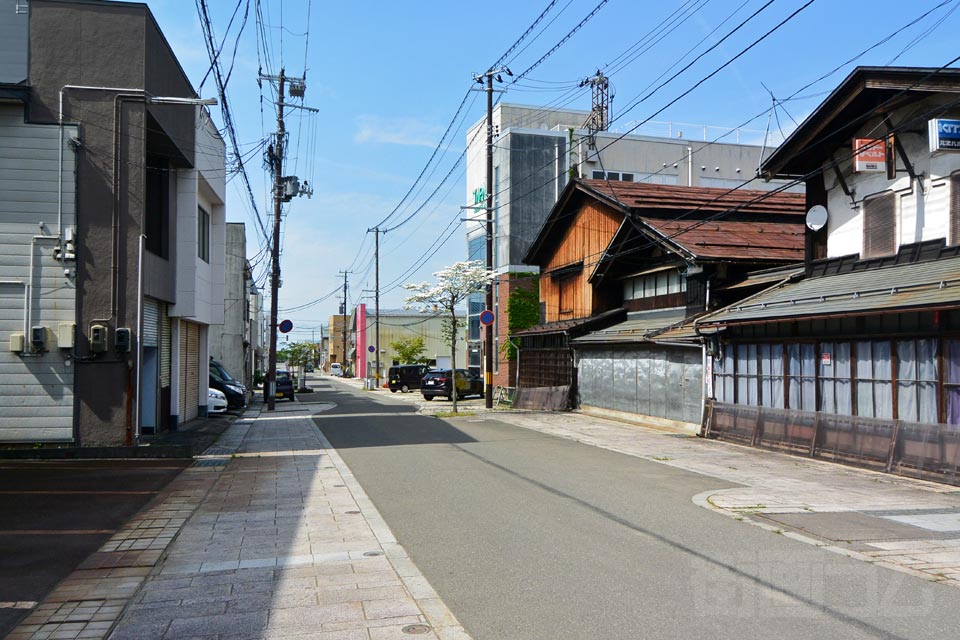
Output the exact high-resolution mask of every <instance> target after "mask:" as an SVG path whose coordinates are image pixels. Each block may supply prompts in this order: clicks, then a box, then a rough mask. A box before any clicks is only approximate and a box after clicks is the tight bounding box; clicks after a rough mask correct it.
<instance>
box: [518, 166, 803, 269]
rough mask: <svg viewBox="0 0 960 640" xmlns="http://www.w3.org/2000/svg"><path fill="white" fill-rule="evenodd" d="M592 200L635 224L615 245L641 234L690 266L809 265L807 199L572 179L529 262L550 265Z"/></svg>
mask: <svg viewBox="0 0 960 640" xmlns="http://www.w3.org/2000/svg"><path fill="white" fill-rule="evenodd" d="M588 199H593V200H596V201H598V202H602V203H604V204H606V205H608V206H610V207H611V208H613V209H614V210H616V211H619V212H620V213H621V214H622V215H623V216H624V218H625V219H627V220H629V224H624V225H622V226H621V228H620V230H619V231H618V233H617V235H616V237H614V239H613V240H612V241H611V243H610V246H611V247H612V246H619V245H621V244H623V243H624V242H625V241H627V240H628V237H627V236H635V235H636V233H634V232H636V231H639V232H640V235H642V236H643V237H644V239H645V241H646V242H649V241H653V242H655V243H657V244H660V245H662V246H663V247H664V248H665V249H666V250H667V251H669V252H671V253H677V254H680V255H682V256H683V257H684V258H685V259H688V260H696V259H704V260H715V259H723V260H744V261H750V262H762V261H791V260H801V259H803V213H804V203H805V199H804V195H803V194H801V193H786V192H783V193H770V192H766V191H754V190H746V189H737V190H735V191H731V190H730V189H722V188H715V187H679V186H672V185H660V184H649V183H645V182H619V181H609V180H582V179H573V180H571V181H570V182H569V183H567V186H566V187H565V188H564V191H563V193H562V194H561V195H560V198H559V199H558V200H557V204H556V205H554V207H553V209H552V210H551V211H550V214H549V215H548V216H547V219H546V220H545V221H544V223H543V226H542V227H541V228H540V232H539V233H538V234H537V237H536V239H535V240H534V241H533V244H531V246H530V249H529V251H528V252H527V255H526V256H525V257H524V262H525V263H527V264H541V262H545V261H546V260H548V259H549V255H550V252H552V251H553V250H554V248H555V247H556V246H557V245H558V244H559V242H560V241H561V239H562V238H563V235H564V233H565V232H566V231H567V229H568V228H569V227H570V224H571V223H572V221H573V220H574V217H573V216H571V215H570V210H571V209H572V208H575V207H578V206H579V203H580V202H582V201H586V200H588Z"/></svg>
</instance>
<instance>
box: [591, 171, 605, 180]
mask: <svg viewBox="0 0 960 640" xmlns="http://www.w3.org/2000/svg"><path fill="white" fill-rule="evenodd" d="M603 178H604V175H603V171H594V172H593V179H594V180H603Z"/></svg>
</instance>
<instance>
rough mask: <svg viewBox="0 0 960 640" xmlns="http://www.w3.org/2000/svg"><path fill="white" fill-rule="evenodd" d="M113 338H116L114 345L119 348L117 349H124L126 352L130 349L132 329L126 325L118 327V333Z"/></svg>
mask: <svg viewBox="0 0 960 640" xmlns="http://www.w3.org/2000/svg"><path fill="white" fill-rule="evenodd" d="M113 340H114V342H113V346H114V347H115V348H116V349H117V351H123V352H124V353H126V352H129V351H130V343H131V334H130V329H128V328H126V327H118V328H117V333H116V335H115V336H114V339H113Z"/></svg>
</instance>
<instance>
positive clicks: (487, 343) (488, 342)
mask: <svg viewBox="0 0 960 640" xmlns="http://www.w3.org/2000/svg"><path fill="white" fill-rule="evenodd" d="M501 73H506V74H507V75H508V76H512V75H513V73H511V71H510V69H508V68H507V67H504V66H499V67H497V68H495V69H494V68H491V69H490V70H489V71H487V72H486V73H484V74H480V75H477V74H474V75H473V79H474V80H475V81H476V82H477V83H478V84H483V83H484V81H486V83H487V86H486V92H487V206H486V209H487V272H488V273H493V79H494V78H496V79H497V81H498V82H503V78H501V77H500V74H501ZM486 293H487V295H486V302H485V304H486V308H487V310H488V311H491V312H492V311H493V281H492V280H491V281H489V282H488V283H487V292H486ZM483 341H484V365H483V368H484V372H483V397H484V402H485V404H486V407H487V409H492V408H493V357H494V354H493V352H494V351H495V349H494V346H493V323H490V324H488V325H487V327H486V330H485V331H484V338H483ZM454 377H456V376H454Z"/></svg>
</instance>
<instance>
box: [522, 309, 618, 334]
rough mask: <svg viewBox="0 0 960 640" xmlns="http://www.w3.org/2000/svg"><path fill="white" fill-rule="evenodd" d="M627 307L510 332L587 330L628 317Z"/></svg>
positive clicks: (541, 332)
mask: <svg viewBox="0 0 960 640" xmlns="http://www.w3.org/2000/svg"><path fill="white" fill-rule="evenodd" d="M626 313H627V312H626V310H625V309H621V308H618V309H611V310H610V311H604V312H603V313H598V314H597V315H593V316H590V317H588V318H577V319H574V320H557V321H555V322H546V323H544V324H538V325H536V326H533V327H529V328H527V329H523V330H522V331H517V332H514V333H511V334H510V337H511V338H513V337H517V338H519V337H522V336H532V335H543V334H547V333H568V332H571V331H573V332H576V330H580V331H586V330H589V329H590V328H591V327H595V326H602V325H603V324H604V323H606V322H617V321H618V320H619V319H620V318H621V317H626Z"/></svg>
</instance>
